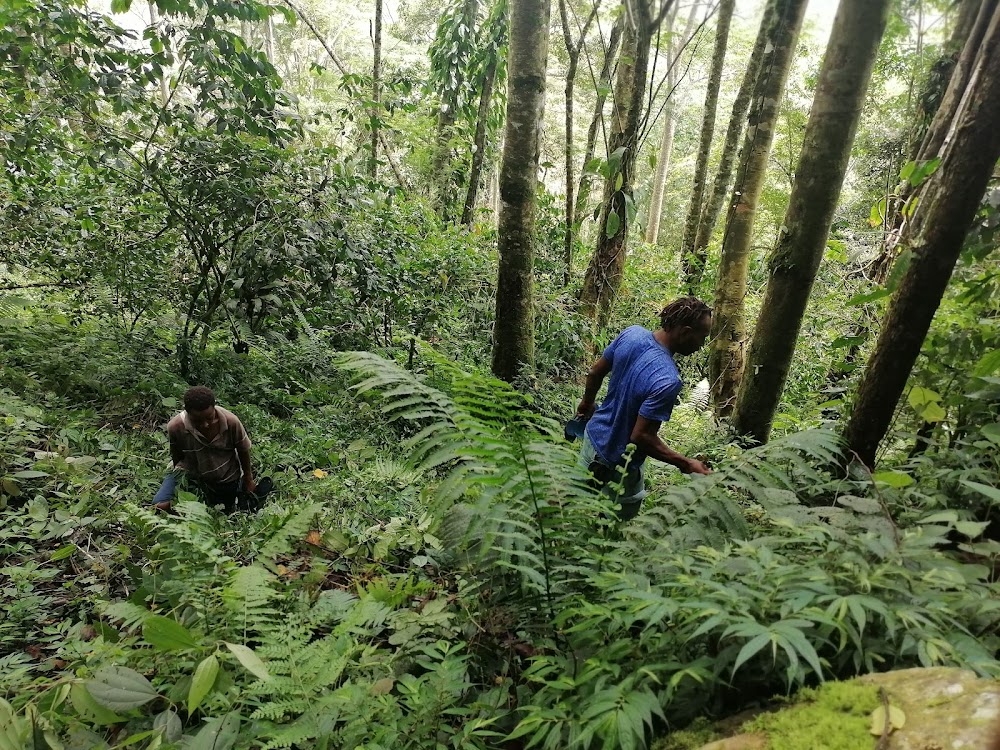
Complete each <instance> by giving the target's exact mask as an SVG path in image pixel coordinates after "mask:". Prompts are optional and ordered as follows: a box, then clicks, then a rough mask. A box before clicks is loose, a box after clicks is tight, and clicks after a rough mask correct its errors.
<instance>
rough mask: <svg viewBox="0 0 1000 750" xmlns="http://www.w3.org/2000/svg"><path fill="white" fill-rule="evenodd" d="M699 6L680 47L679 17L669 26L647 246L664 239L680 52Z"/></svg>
mask: <svg viewBox="0 0 1000 750" xmlns="http://www.w3.org/2000/svg"><path fill="white" fill-rule="evenodd" d="M697 10H698V3H692V4H691V15H690V16H689V18H688V24H687V28H686V29H685V32H684V34H683V35H682V39H681V41H680V42H679V43H676V44H675V43H674V41H673V39H672V37H673V27H674V19H675V15H674V14H671V15H670V20H669V21H668V22H667V39H668V40H670V41H668V42H667V66H668V67H667V101H666V102H665V103H664V105H663V135H662V136H661V138H660V150H659V151H658V152H657V157H656V173H655V174H654V175H653V190H652V193H651V194H650V197H649V216H648V217H647V218H646V236H645V240H646V242H648V243H650V244H651V245H652V244H656V239H657V237H659V235H660V216H661V214H662V212H663V191H664V188H666V185H667V170H668V169H670V157H671V155H672V154H673V151H674V133H675V132H676V130H677V120H676V119H675V118H674V89H675V88H676V86H677V62H678V59H679V58H680V54H681V53H680V50H681V49H682V48H683V46H684V42H685V41H686V39H687V36H688V34H689V33H690V31H691V27H692V26H693V22H694V15H695V12H696V11H697Z"/></svg>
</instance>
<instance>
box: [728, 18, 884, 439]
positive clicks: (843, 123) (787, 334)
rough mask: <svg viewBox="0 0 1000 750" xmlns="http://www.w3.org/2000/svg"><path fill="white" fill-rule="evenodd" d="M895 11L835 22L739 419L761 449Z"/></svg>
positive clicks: (739, 401) (751, 356)
mask: <svg viewBox="0 0 1000 750" xmlns="http://www.w3.org/2000/svg"><path fill="white" fill-rule="evenodd" d="M890 3H891V0H841V3H840V6H839V7H838V9H837V16H836V18H835V19H834V22H833V31H832V32H831V34H830V41H829V43H828V45H827V48H826V54H825V55H824V56H823V67H822V69H821V70H820V74H819V83H818V84H817V87H816V95H815V98H814V99H813V104H812V110H811V111H810V113H809V124H808V125H807V126H806V132H805V138H804V140H803V142H802V153H801V155H800V156H799V163H798V167H797V168H796V170H795V184H794V186H793V187H792V194H791V197H790V198H789V200H788V210H787V212H786V213H785V220H784V222H782V227H781V234H780V239H779V240H778V245H777V247H776V248H775V251H774V254H773V255H772V257H771V260H770V279H769V280H768V284H767V291H766V293H765V294H764V302H763V304H762V306H761V312H760V316H759V317H758V319H757V326H756V328H755V329H754V334H753V340H752V342H751V344H750V353H749V356H748V358H747V370H746V374H745V375H744V377H743V381H742V383H741V385H740V389H739V397H738V399H737V404H736V413H735V414H734V415H733V422H734V425H735V427H736V429H737V431H738V432H739V433H740V434H743V435H748V436H749V437H752V438H753V439H754V440H756V441H757V442H758V443H765V442H767V438H768V436H769V434H770V431H771V422H772V420H773V419H774V413H775V411H776V410H777V408H778V402H779V401H780V400H781V393H782V390H783V389H784V387H785V381H786V379H787V377H788V369H789V366H790V365H791V361H792V355H793V354H794V352H795V342H796V340H797V338H798V335H799V328H800V327H801V324H802V316H803V314H804V313H805V309H806V303H807V302H808V300H809V293H810V291H811V290H812V285H813V281H814V280H815V278H816V272H817V270H818V269H819V264H820V261H821V260H822V259H823V251H824V250H825V249H826V240H827V237H828V235H829V232H830V224H831V223H832V221H833V213H834V210H835V209H836V207H837V200H838V199H839V197H840V190H841V187H842V186H843V183H844V176H845V175H846V174H847V165H848V162H849V161H850V157H851V145H852V144H853V143H854V135H855V133H856V132H857V128H858V121H859V119H860V117H861V109H862V107H863V106H864V102H865V95H866V93H867V91H868V83H869V81H870V80H871V72H872V66H873V65H874V63H875V58H876V56H877V55H878V49H879V43H880V41H881V39H882V34H883V32H884V31H885V26H886V21H887V19H888V15H889V6H890Z"/></svg>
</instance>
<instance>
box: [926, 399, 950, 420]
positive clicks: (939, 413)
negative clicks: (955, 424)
mask: <svg viewBox="0 0 1000 750" xmlns="http://www.w3.org/2000/svg"><path fill="white" fill-rule="evenodd" d="M946 416H948V414H947V412H946V411H945V410H944V409H943V408H942V407H941V404H936V403H934V404H927V406H925V407H924V408H923V409H922V410H921V411H920V417H921V418H922V419H923V420H924V421H925V422H940V421H942V420H943V419H944V418H945V417H946Z"/></svg>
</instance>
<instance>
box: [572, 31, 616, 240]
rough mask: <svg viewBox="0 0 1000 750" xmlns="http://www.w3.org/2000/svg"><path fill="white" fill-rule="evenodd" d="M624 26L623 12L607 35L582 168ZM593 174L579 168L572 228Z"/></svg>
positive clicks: (589, 156)
mask: <svg viewBox="0 0 1000 750" xmlns="http://www.w3.org/2000/svg"><path fill="white" fill-rule="evenodd" d="M624 28H625V14H624V13H621V14H620V15H619V16H618V20H617V21H615V25H614V26H612V27H611V33H610V34H609V35H608V48H607V50H606V51H605V53H604V62H603V63H602V64H601V74H600V76H599V77H598V79H597V100H596V101H595V103H594V114H593V116H591V118H590V127H589V128H587V143H586V146H585V147H584V149H583V168H584V169H586V167H587V165H588V164H589V163H590V162H591V160H592V159H593V158H594V151H595V149H596V148H597V131H598V130H599V129H600V126H601V120H603V119H604V104H605V102H607V100H608V93H607V92H608V90H609V89H610V86H611V73H612V71H613V70H614V66H615V60H616V59H617V56H618V49H619V47H620V46H621V41H622V32H623V30H624ZM592 180H593V175H591V174H588V173H587V172H585V171H583V169H581V171H580V182H579V185H578V186H577V189H576V204H575V206H574V207H573V221H574V229H577V228H579V225H580V224H581V223H582V222H583V215H584V212H585V211H586V210H587V200H588V199H589V198H590V187H591V181H592Z"/></svg>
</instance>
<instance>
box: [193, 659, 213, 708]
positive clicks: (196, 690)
mask: <svg viewBox="0 0 1000 750" xmlns="http://www.w3.org/2000/svg"><path fill="white" fill-rule="evenodd" d="M218 674H219V660H218V659H216V658H215V654H212V655H211V656H208V657H206V658H204V659H202V661H201V664H199V665H198V666H197V668H196V669H195V670H194V677H193V678H192V679H191V689H190V690H189V691H188V700H187V707H188V714H189V715H190V714H193V713H194V712H195V711H196V710H197V709H198V706H200V705H201V702H202V701H203V700H205V696H206V695H208V693H209V691H211V689H212V685H214V684H215V678H216V677H217V676H218Z"/></svg>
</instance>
